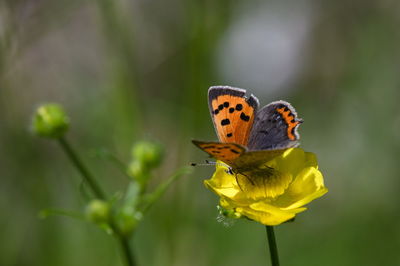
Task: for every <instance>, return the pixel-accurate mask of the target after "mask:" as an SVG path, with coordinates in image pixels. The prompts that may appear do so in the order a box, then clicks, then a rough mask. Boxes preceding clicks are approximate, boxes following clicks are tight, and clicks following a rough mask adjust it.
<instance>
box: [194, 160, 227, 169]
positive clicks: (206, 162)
mask: <svg viewBox="0 0 400 266" xmlns="http://www.w3.org/2000/svg"><path fill="white" fill-rule="evenodd" d="M190 165H191V166H210V165H219V166H225V167H228V168H229V169H231V167H230V166H229V165H227V164H224V163H217V162H214V161H209V160H205V163H190Z"/></svg>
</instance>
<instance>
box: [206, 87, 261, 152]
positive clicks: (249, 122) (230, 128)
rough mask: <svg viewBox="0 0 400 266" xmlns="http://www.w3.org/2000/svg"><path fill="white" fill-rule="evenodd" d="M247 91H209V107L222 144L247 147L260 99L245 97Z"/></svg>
mask: <svg viewBox="0 0 400 266" xmlns="http://www.w3.org/2000/svg"><path fill="white" fill-rule="evenodd" d="M245 94H246V90H243V89H238V88H232V87H229V86H214V87H210V89H209V90H208V105H209V108H210V113H211V117H212V120H213V123H214V127H215V130H216V132H217V135H218V138H219V140H220V142H224V143H228V142H229V143H237V144H240V145H243V146H246V145H247V142H248V139H249V135H250V130H251V128H252V126H253V122H254V117H255V114H256V112H257V109H258V105H259V103H258V99H257V98H256V97H255V96H253V95H251V96H250V97H249V98H247V97H245Z"/></svg>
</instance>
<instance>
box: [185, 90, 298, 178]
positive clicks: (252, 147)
mask: <svg viewBox="0 0 400 266" xmlns="http://www.w3.org/2000/svg"><path fill="white" fill-rule="evenodd" d="M208 106H209V109H210V113H211V118H212V121H213V124H214V127H215V131H216V133H217V135H218V139H219V141H220V142H208V141H198V140H193V141H192V142H193V144H195V145H196V146H197V147H199V148H200V149H201V150H203V151H204V152H206V153H208V154H209V155H210V156H211V157H214V158H215V159H217V160H220V161H222V162H224V163H225V164H227V165H228V166H229V167H230V171H232V172H234V173H240V174H243V175H245V176H250V177H252V178H253V177H255V178H256V177H261V178H265V177H268V176H271V175H272V174H273V171H274V170H273V169H272V168H271V167H262V165H263V164H265V163H266V162H268V161H270V160H271V159H273V158H275V157H276V156H279V155H281V154H282V153H283V152H284V151H285V150H286V149H288V148H293V147H297V146H298V145H299V142H298V140H299V139H300V135H299V133H298V132H297V130H298V127H299V125H300V124H301V123H302V122H303V120H302V119H300V118H298V117H297V113H296V110H295V109H294V108H293V106H292V105H291V104H290V103H288V102H285V101H275V102H272V103H270V104H268V105H266V106H264V107H263V108H261V109H260V110H258V109H259V101H258V99H257V98H256V97H255V96H254V95H250V96H249V97H247V96H246V90H244V89H240V88H233V87H230V86H213V87H210V88H209V90H208Z"/></svg>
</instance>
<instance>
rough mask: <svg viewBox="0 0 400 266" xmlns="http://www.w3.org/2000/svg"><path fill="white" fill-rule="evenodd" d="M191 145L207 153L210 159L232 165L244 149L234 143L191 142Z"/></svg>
mask: <svg viewBox="0 0 400 266" xmlns="http://www.w3.org/2000/svg"><path fill="white" fill-rule="evenodd" d="M192 142H193V144H194V145H196V146H197V147H199V148H200V149H202V150H203V151H205V152H206V153H208V154H209V155H210V156H211V157H214V158H215V159H217V160H220V161H223V162H225V163H227V164H228V165H232V164H233V163H234V161H235V160H236V159H237V158H238V157H239V156H240V155H242V154H243V153H245V152H246V148H244V147H243V146H241V145H238V144H235V143H219V142H206V141H198V140H192Z"/></svg>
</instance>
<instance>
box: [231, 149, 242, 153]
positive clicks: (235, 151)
mask: <svg viewBox="0 0 400 266" xmlns="http://www.w3.org/2000/svg"><path fill="white" fill-rule="evenodd" d="M230 150H231V152H233V153H236V154H239V153H240V151H237V150H234V149H230Z"/></svg>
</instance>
